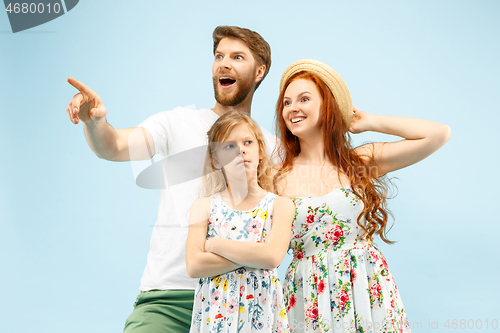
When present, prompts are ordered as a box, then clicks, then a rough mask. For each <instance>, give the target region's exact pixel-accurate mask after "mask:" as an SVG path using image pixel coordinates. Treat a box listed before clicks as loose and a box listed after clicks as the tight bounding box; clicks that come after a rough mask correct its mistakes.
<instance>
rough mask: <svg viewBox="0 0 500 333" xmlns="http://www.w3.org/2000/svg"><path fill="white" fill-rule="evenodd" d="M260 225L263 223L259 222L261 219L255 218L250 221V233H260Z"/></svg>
mask: <svg viewBox="0 0 500 333" xmlns="http://www.w3.org/2000/svg"><path fill="white" fill-rule="evenodd" d="M260 226H261V224H260V223H259V221H257V220H253V221H252V222H250V224H249V225H248V227H247V231H248V232H249V233H252V232H253V233H254V234H258V233H259V232H260Z"/></svg>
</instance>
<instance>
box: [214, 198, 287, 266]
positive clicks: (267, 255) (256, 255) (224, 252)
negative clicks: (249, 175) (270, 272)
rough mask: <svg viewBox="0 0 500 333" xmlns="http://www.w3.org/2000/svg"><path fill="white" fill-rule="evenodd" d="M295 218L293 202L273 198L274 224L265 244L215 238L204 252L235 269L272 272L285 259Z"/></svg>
mask: <svg viewBox="0 0 500 333" xmlns="http://www.w3.org/2000/svg"><path fill="white" fill-rule="evenodd" d="M294 216H295V205H294V203H293V202H292V200H290V199H288V198H285V197H276V199H275V200H274V208H273V223H272V227H271V232H270V233H269V237H268V239H267V241H266V242H264V243H253V242H241V241H235V240H229V239H223V238H218V237H214V238H211V239H209V240H208V241H207V242H206V244H205V250H206V251H209V252H212V253H214V254H218V255H220V256H223V257H224V258H226V259H229V260H231V261H232V262H235V263H238V265H237V266H238V267H241V266H247V267H256V268H263V269H274V268H276V267H278V265H279V264H280V263H281V261H282V260H283V258H284V257H285V254H286V251H287V249H288V245H289V243H290V237H291V229H292V228H291V227H292V221H293V218H294Z"/></svg>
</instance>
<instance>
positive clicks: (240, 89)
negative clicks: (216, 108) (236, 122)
mask: <svg viewBox="0 0 500 333" xmlns="http://www.w3.org/2000/svg"><path fill="white" fill-rule="evenodd" d="M212 80H213V82H214V92H215V100H216V101H217V102H218V103H219V104H220V105H222V106H235V105H238V104H240V103H241V102H243V101H244V100H245V98H247V96H248V94H249V93H250V92H251V91H252V89H253V87H252V86H253V80H252V79H251V78H248V79H245V80H244V79H242V78H241V77H239V76H236V84H237V86H236V89H237V90H236V91H235V92H233V93H231V94H228V93H224V92H222V93H220V92H219V78H218V76H214V77H213V78H212Z"/></svg>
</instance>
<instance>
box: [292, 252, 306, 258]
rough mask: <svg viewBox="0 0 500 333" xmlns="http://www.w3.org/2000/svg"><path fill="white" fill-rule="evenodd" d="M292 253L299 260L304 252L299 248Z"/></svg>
mask: <svg viewBox="0 0 500 333" xmlns="http://www.w3.org/2000/svg"><path fill="white" fill-rule="evenodd" d="M293 255H294V256H295V258H297V259H299V260H300V259H302V258H304V252H302V251H301V250H296V251H295V253H294V254H293Z"/></svg>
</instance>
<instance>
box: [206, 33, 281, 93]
mask: <svg viewBox="0 0 500 333" xmlns="http://www.w3.org/2000/svg"><path fill="white" fill-rule="evenodd" d="M212 37H213V39H214V54H215V51H216V50H217V46H218V45H219V43H220V41H221V40H222V38H226V37H229V38H236V39H240V40H242V41H243V42H244V43H245V44H247V46H248V48H249V49H250V51H252V55H253V57H254V58H255V60H256V61H257V63H258V64H259V65H266V69H265V71H264V76H263V77H262V80H260V81H259V82H258V83H257V86H256V87H255V89H257V88H258V87H259V85H260V84H261V83H262V81H264V78H265V77H266V75H267V73H269V69H270V68H271V47H270V46H269V44H268V43H267V42H266V41H265V40H264V38H262V36H261V35H259V34H258V33H256V32H255V31H252V30H249V29H245V28H240V27H235V26H227V25H220V26H218V27H217V28H215V29H214V32H213V34H212Z"/></svg>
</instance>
